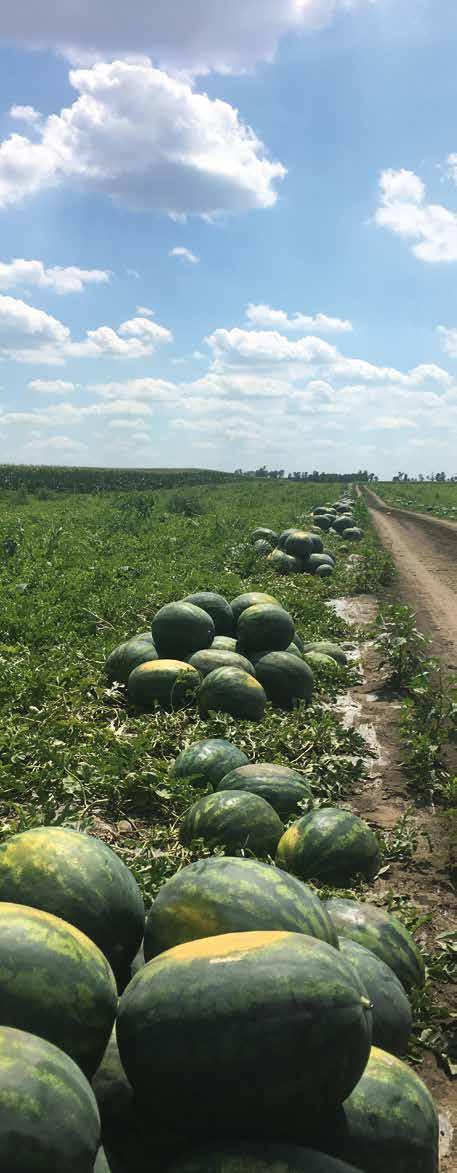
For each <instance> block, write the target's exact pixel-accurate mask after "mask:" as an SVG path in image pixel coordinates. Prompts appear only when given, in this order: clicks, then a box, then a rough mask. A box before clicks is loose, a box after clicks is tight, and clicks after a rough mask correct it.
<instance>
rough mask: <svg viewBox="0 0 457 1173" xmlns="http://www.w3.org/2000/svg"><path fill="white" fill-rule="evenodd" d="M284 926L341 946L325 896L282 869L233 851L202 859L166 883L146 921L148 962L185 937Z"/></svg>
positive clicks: (145, 942) (145, 940) (145, 939)
mask: <svg viewBox="0 0 457 1173" xmlns="http://www.w3.org/2000/svg"><path fill="white" fill-rule="evenodd" d="M254 929H255V930H262V931H263V930H264V929H268V930H270V929H282V930H284V931H286V932H296V933H306V934H308V935H309V936H312V937H318V938H319V939H320V940H322V941H327V942H328V943H329V944H330V945H333V946H335V947H336V948H338V938H337V935H336V931H335V929H334V927H333V924H332V922H331V920H330V917H329V915H328V913H327V911H326V909H325V907H324V905H323V903H322V901H321V900H319V898H318V897H317V896H316V895H315V893H314V892H312V891H311V889H310V888H307V887H306V885H305V884H302V883H301V881H300V880H296V879H295V876H288V875H287V873H286V872H282V871H280V869H279V868H274V867H270V866H269V864H265V863H257V862H256V861H255V860H251V859H236V858H232V857H230V856H226V857H225V858H220V859H216V858H213V859H200V860H198V861H197V863H192V864H189V866H188V867H186V868H182V869H181V871H179V872H177V873H176V875H174V876H172V878H171V879H170V880H168V881H167V883H166V884H164V885H163V886H162V888H160V890H159V893H158V895H157V896H156V899H155V900H154V902H153V904H152V907H151V909H150V912H149V916H148V919H147V921H146V929H145V934H144V955H145V958H146V961H149V960H150V958H151V957H155V955H156V954H157V953H162V952H163V951H164V949H170V948H171V947H172V946H173V945H180V944H182V943H183V942H185V941H195V940H196V939H197V938H198V937H208V936H211V935H213V936H218V935H219V934H220V933H241V932H250V931H251V930H254Z"/></svg>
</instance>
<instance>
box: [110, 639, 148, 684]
mask: <svg viewBox="0 0 457 1173" xmlns="http://www.w3.org/2000/svg"><path fill="white" fill-rule="evenodd" d="M157 658H158V656H157V651H156V648H155V646H154V641H153V638H152V635H151V632H150V631H144V632H142V633H141V635H134V636H133V638H132V639H127V640H126V641H125V642H124V643H122V644H119V646H118V647H117V648H115V649H114V651H113V652H111V654H110V655H109V656H108V659H107V661H106V664H105V672H106V675H107V676H108V677H109V679H110V680H118V681H119V682H120V683H121V684H127V681H128V678H129V676H130V673H131V672H133V669H134V668H137V667H138V664H145V663H146V660H156V659H157Z"/></svg>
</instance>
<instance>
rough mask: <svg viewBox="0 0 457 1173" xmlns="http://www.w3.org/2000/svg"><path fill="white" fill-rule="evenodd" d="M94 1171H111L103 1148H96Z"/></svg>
mask: <svg viewBox="0 0 457 1173" xmlns="http://www.w3.org/2000/svg"><path fill="white" fill-rule="evenodd" d="M94 1173H111V1170H110V1167H109V1165H108V1160H107V1156H106V1153H105V1150H104V1149H99V1150H98V1153H97V1160H96V1162H95V1165H94Z"/></svg>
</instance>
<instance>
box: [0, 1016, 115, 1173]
mask: <svg viewBox="0 0 457 1173" xmlns="http://www.w3.org/2000/svg"><path fill="white" fill-rule="evenodd" d="M99 1144H100V1117H99V1115H98V1110H97V1104H96V1101H95V1097H94V1094H93V1092H92V1090H91V1088H90V1085H89V1084H88V1083H87V1080H86V1079H85V1078H84V1075H83V1074H82V1072H81V1071H80V1069H79V1067H77V1066H76V1063H73V1061H72V1059H70V1058H69V1057H68V1055H65V1054H64V1053H63V1051H60V1050H59V1049H58V1048H57V1047H54V1046H53V1045H52V1044H51V1043H49V1042H47V1041H46V1040H45V1039H42V1038H38V1037H37V1036H36V1035H32V1034H28V1033H27V1032H25V1031H22V1030H14V1029H11V1028H10V1027H6V1026H0V1168H1V1169H2V1173H64V1171H65V1173H92V1170H93V1168H94V1161H95V1158H96V1155H97V1150H98V1147H99ZM97 1173H98V1171H97Z"/></svg>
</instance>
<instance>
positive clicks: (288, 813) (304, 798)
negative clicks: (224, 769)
mask: <svg viewBox="0 0 457 1173" xmlns="http://www.w3.org/2000/svg"><path fill="white" fill-rule="evenodd" d="M217 790H242V791H243V792H246V791H247V792H248V793H250V794H259V795H260V797H261V798H264V799H265V800H266V802H269V804H270V806H272V807H273V808H274V810H275V811H276V812H277V813H278V815H279V817H280V818H281V819H283V820H284V821H286V820H287V819H290V818H291V817H292V815H296V814H297V813H298V812H299V810H300V809H303V804H306V806H307V807H309V806H311V805H312V795H311V791H310V789H309V787H308V784H307V782H306V779H305V777H304V775H303V774H299V772H298V770H291V769H289V767H287V766H277V765H276V763H275V762H258V763H256V764H255V765H243V766H237V767H235V768H234V769H233V770H231V771H230V773H229V774H225V775H224V777H223V778H222V779H221V781H220V782H219V785H218V786H217Z"/></svg>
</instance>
